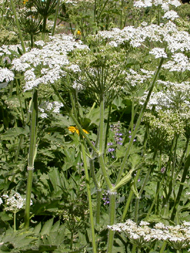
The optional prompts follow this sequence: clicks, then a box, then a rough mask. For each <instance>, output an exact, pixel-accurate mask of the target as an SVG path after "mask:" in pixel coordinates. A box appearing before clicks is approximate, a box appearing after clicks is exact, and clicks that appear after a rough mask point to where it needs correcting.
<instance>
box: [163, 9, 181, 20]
mask: <svg viewBox="0 0 190 253" xmlns="http://www.w3.org/2000/svg"><path fill="white" fill-rule="evenodd" d="M163 18H167V19H171V20H175V19H176V18H179V15H178V14H177V12H176V11H173V10H171V11H167V12H166V13H165V14H164V16H163Z"/></svg>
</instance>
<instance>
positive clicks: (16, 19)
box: [10, 0, 26, 53]
mask: <svg viewBox="0 0 190 253" xmlns="http://www.w3.org/2000/svg"><path fill="white" fill-rule="evenodd" d="M10 3H11V8H12V11H13V14H14V17H15V21H16V26H17V29H18V34H19V38H20V42H21V46H22V49H23V52H24V53H25V52H26V50H25V46H24V41H23V37H22V33H21V29H20V24H19V21H18V18H17V14H16V9H15V6H14V2H13V0H10Z"/></svg>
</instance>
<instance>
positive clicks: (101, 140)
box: [99, 95, 105, 155]
mask: <svg viewBox="0 0 190 253" xmlns="http://www.w3.org/2000/svg"><path fill="white" fill-rule="evenodd" d="M104 138H105V136H104V96H103V95H101V96H100V125H99V152H100V155H102V154H104Z"/></svg>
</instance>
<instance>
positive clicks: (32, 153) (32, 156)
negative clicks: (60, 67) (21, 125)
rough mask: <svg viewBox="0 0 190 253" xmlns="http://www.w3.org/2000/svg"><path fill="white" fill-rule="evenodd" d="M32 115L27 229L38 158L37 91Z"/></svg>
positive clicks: (26, 212) (26, 209)
mask: <svg viewBox="0 0 190 253" xmlns="http://www.w3.org/2000/svg"><path fill="white" fill-rule="evenodd" d="M31 109H32V114H31V125H30V148H29V157H28V168H27V170H28V179H27V190H26V208H25V228H28V227H29V222H30V200H31V191H32V177H33V171H34V160H35V156H36V133H37V118H38V93H37V90H36V89H34V91H33V99H32V108H31Z"/></svg>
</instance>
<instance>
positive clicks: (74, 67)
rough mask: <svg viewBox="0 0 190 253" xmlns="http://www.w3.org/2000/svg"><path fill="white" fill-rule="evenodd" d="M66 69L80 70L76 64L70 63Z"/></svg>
mask: <svg viewBox="0 0 190 253" xmlns="http://www.w3.org/2000/svg"><path fill="white" fill-rule="evenodd" d="M67 69H69V70H72V71H73V72H75V73H76V72H81V69H80V67H79V66H78V65H77V64H72V65H70V66H69V67H67Z"/></svg>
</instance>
